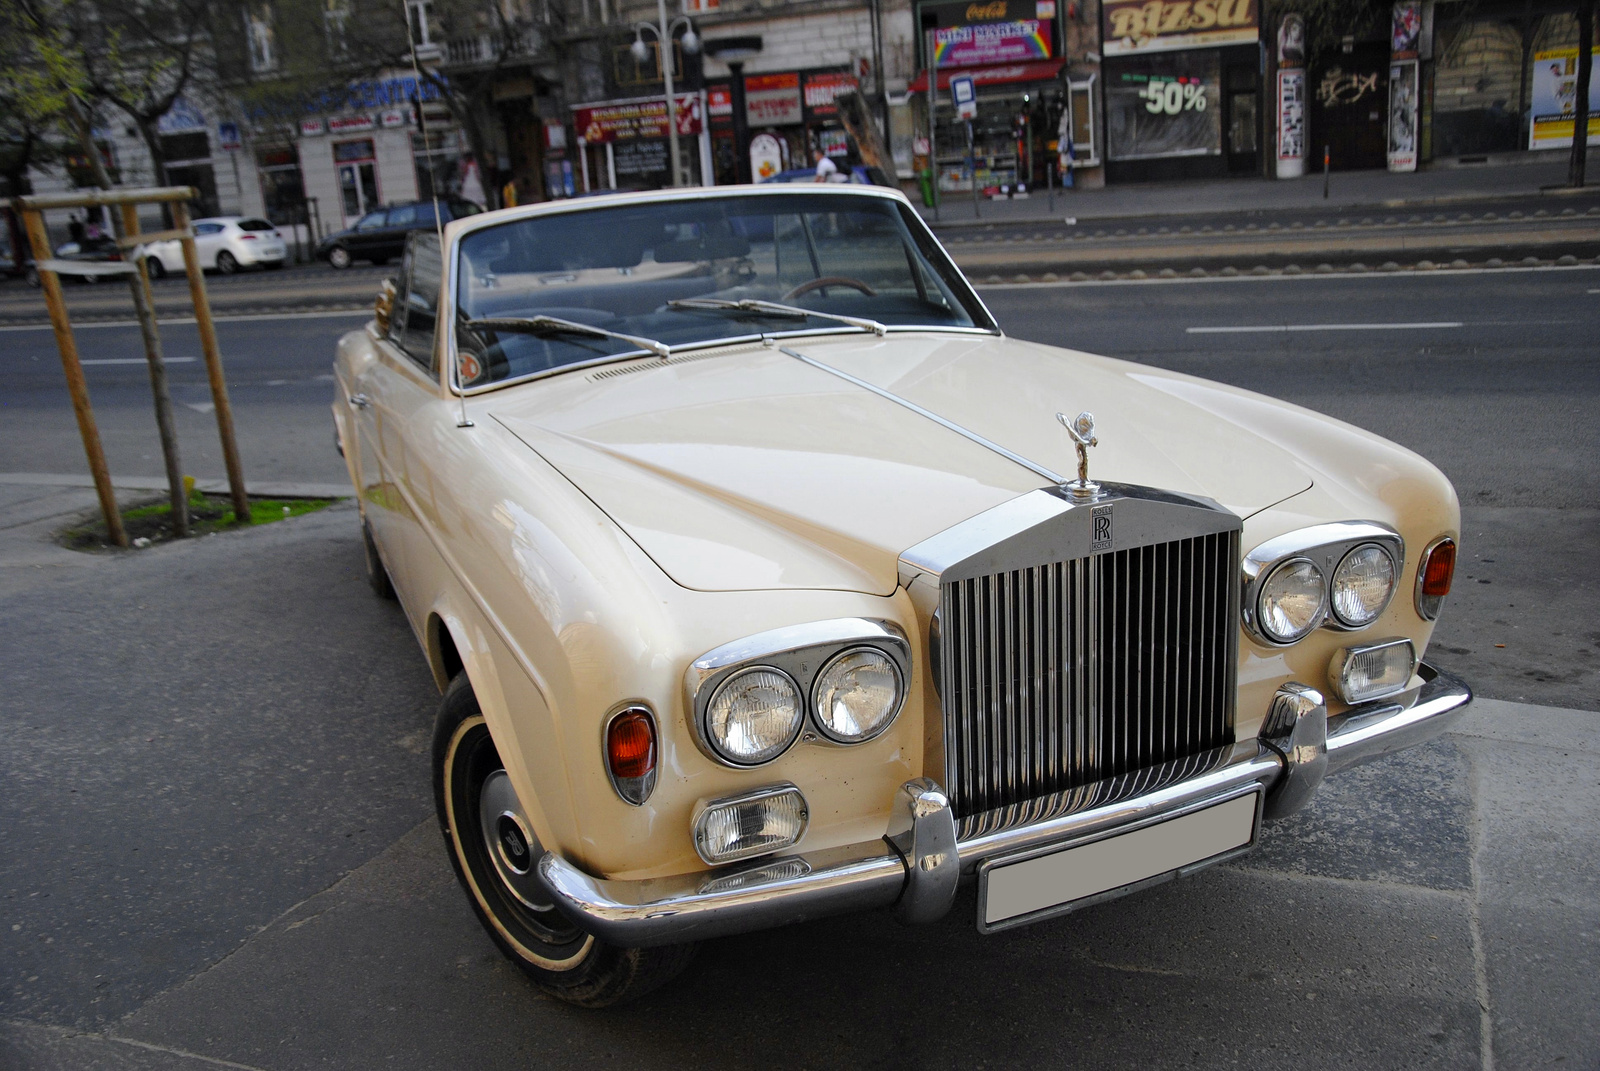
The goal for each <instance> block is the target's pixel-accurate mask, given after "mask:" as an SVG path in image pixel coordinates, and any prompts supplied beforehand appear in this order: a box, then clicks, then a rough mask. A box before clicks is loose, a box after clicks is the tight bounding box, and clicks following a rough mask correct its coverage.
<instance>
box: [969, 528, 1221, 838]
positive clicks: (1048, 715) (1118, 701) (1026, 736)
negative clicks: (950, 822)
mask: <svg viewBox="0 0 1600 1071" xmlns="http://www.w3.org/2000/svg"><path fill="white" fill-rule="evenodd" d="M1238 559H1239V537H1238V533H1237V531H1227V532H1219V533H1216V534H1213V535H1202V536H1195V537H1192V538H1187V539H1178V540H1173V541H1171V542H1167V543H1158V544H1154V545H1151V546H1144V547H1136V548H1133V549H1129V550H1121V551H1116V552H1114V553H1108V554H1100V555H1095V556H1091V557H1086V558H1078V559H1074V560H1072V561H1065V562H1056V563H1052V564H1048V565H1038V566H1033V567H1030V568H1025V569H1014V570H1010V571H1007V572H1000V573H992V574H989V575H985V576H977V577H973V578H970V579H964V580H958V581H955V582H952V583H945V584H943V585H942V586H941V596H940V610H939V616H940V623H939V633H940V639H939V661H940V665H939V677H940V691H941V696H942V699H943V705H944V720H945V727H944V744H945V778H946V786H947V789H948V791H949V793H950V797H951V800H952V802H953V803H954V805H955V810H956V814H957V815H958V816H961V817H964V818H966V817H971V816H976V815H979V814H982V813H983V812H987V811H993V810H996V809H999V808H1006V807H1013V806H1014V805H1016V804H1019V803H1024V802H1026V801H1029V800H1034V799H1037V798H1039V797H1043V796H1047V795H1050V794H1053V793H1059V792H1063V791H1069V790H1072V789H1076V788H1079V787H1081V786H1084V785H1088V784H1092V783H1094V782H1096V781H1100V780H1102V779H1104V778H1108V777H1116V776H1119V775H1123V774H1127V773H1130V772H1132V771H1137V770H1142V769H1145V768H1147V767H1151V766H1155V765H1157V764H1158V763H1164V762H1169V761H1171V760H1174V759H1178V758H1182V757H1185V756H1190V755H1195V754H1197V753H1199V752H1203V751H1207V750H1209V749H1212V748H1217V747H1221V746H1223V745H1225V744H1228V743H1231V742H1232V739H1233V703H1234V685H1235V680H1236V677H1237V668H1236V666H1235V651H1236V636H1237V624H1236V622H1237V620H1238V609H1237V606H1236V602H1235V591H1236V588H1237V577H1238V575H1239V565H1238Z"/></svg>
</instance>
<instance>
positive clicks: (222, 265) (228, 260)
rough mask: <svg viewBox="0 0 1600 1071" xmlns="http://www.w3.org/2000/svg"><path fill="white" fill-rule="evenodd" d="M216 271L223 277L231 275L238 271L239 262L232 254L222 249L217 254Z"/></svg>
mask: <svg viewBox="0 0 1600 1071" xmlns="http://www.w3.org/2000/svg"><path fill="white" fill-rule="evenodd" d="M217 270H218V271H219V272H221V273H222V274H223V275H232V274H233V273H234V272H236V271H238V270H239V262H238V260H236V259H235V258H234V255H233V254H232V253H230V252H228V251H227V250H226V249H224V250H223V251H222V252H220V253H218V254H217Z"/></svg>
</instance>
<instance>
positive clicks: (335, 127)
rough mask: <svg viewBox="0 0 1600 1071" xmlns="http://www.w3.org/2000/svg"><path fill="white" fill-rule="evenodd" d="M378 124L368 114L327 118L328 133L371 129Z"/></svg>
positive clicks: (345, 132)
mask: <svg viewBox="0 0 1600 1071" xmlns="http://www.w3.org/2000/svg"><path fill="white" fill-rule="evenodd" d="M377 125H378V124H376V123H374V122H373V121H372V116H370V115H340V116H335V117H333V118H331V119H329V120H328V133H330V134H353V133H356V132H358V131H363V130H372V129H373V128H374V127H376V126H377Z"/></svg>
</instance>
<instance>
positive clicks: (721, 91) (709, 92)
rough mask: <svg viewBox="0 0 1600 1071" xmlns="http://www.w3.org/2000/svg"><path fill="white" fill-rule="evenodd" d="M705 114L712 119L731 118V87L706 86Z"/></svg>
mask: <svg viewBox="0 0 1600 1071" xmlns="http://www.w3.org/2000/svg"><path fill="white" fill-rule="evenodd" d="M706 114H708V115H710V116H711V118H713V119H732V118H733V87H732V86H725V85H723V86H707V87H706Z"/></svg>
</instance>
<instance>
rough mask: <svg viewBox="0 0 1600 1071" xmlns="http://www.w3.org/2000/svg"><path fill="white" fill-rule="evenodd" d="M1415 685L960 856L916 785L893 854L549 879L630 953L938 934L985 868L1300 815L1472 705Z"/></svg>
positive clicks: (569, 868) (891, 844)
mask: <svg viewBox="0 0 1600 1071" xmlns="http://www.w3.org/2000/svg"><path fill="white" fill-rule="evenodd" d="M1418 675H1419V677H1420V678H1421V681H1422V683H1421V685H1420V686H1419V687H1417V688H1415V689H1413V690H1412V691H1410V692H1407V693H1405V694H1403V695H1401V696H1397V697H1395V698H1393V699H1388V700H1383V701H1379V702H1373V703H1368V704H1364V705H1362V706H1359V707H1352V708H1351V709H1349V710H1347V711H1345V712H1344V713H1342V714H1339V715H1336V716H1334V717H1332V718H1330V717H1328V716H1327V708H1326V707H1325V706H1323V705H1322V704H1321V697H1320V696H1318V695H1317V694H1316V693H1315V692H1312V691H1311V690H1309V689H1304V688H1298V686H1287V687H1286V689H1285V690H1283V691H1280V692H1279V701H1280V702H1282V703H1284V704H1285V710H1284V716H1283V719H1282V720H1281V722H1278V723H1276V726H1275V727H1277V728H1281V729H1282V730H1283V735H1282V736H1281V737H1278V738H1275V739H1273V740H1271V741H1257V740H1249V741H1245V742H1242V743H1239V744H1236V745H1234V746H1233V748H1232V750H1231V751H1230V752H1229V753H1228V754H1227V756H1226V758H1225V759H1224V760H1223V761H1222V762H1221V763H1220V764H1219V765H1217V766H1216V767H1215V768H1213V769H1211V770H1209V771H1207V772H1205V773H1201V774H1198V775H1195V776H1193V777H1188V778H1185V779H1183V780H1180V781H1176V782H1174V783H1171V784H1167V785H1164V786H1163V787H1160V788H1157V789H1154V790H1152V791H1148V792H1143V793H1140V794H1138V795H1134V796H1130V797H1127V798H1124V799H1118V800H1116V801H1115V802H1110V803H1106V804H1103V805H1099V806H1092V807H1087V808H1085V809H1082V810H1078V811H1074V812H1072V813H1068V814H1064V815H1061V816H1059V817H1055V818H1050V819H1048V820H1045V821H1041V822H1035V823H1032V824H1029V825H1021V826H1014V827H1011V828H1006V829H1000V830H996V831H994V832H990V833H984V834H981V835H978V836H974V837H970V838H968V839H967V840H963V841H959V842H958V841H957V840H956V835H955V821H954V818H953V815H952V812H951V810H950V805H949V801H948V800H946V799H945V796H944V793H943V791H941V790H940V789H939V786H938V785H936V784H934V783H933V782H932V781H928V780H926V779H921V778H919V779H917V780H914V781H910V782H907V783H906V785H905V786H904V787H903V788H902V790H901V792H900V794H899V796H898V798H897V801H896V806H895V812H894V815H893V817H892V819H891V821H890V826H889V831H888V833H887V835H886V836H885V837H884V838H883V839H882V840H876V841H869V842H867V843H864V844H855V845H849V846H846V847H840V848H829V849H825V850H822V851H816V852H804V853H800V854H796V855H787V856H781V857H778V858H773V859H764V860H761V861H760V862H759V863H757V864H754V865H750V866H746V867H742V868H737V869H734V868H728V869H723V870H715V871H711V872H709V873H700V874H682V875H677V876H674V877H669V878H652V879H647V880H641V881H617V880H611V879H606V878H596V877H591V876H590V875H588V874H586V873H584V872H583V871H582V870H579V869H578V868H577V867H575V866H573V865H572V864H571V863H569V862H567V861H566V860H564V859H562V858H561V857H560V856H558V855H556V854H555V853H554V852H546V853H545V855H544V857H543V858H542V859H541V860H540V861H539V876H540V877H541V878H542V879H543V881H544V884H545V886H546V887H547V888H548V889H549V891H550V894H551V896H552V898H553V899H554V902H555V904H556V906H557V907H558V908H559V909H560V910H561V911H562V912H564V913H565V914H566V915H567V916H569V917H570V918H571V919H572V920H573V921H574V922H575V923H577V924H578V925H579V926H582V927H583V928H584V929H585V930H588V931H589V932H590V933H593V934H595V935H596V936H597V937H599V938H600V939H602V940H604V941H608V942H610V943H612V944H615V945H621V946H626V947H639V946H647V945H663V944H676V943H680V942H684V941H698V940H703V939H706V938H710V937H720V936H723V935H726V934H731V933H743V932H747V931H750V930H761V929H767V928H769V927H773V926H782V925H786V924H788V923H791V922H800V921H803V920H805V919H811V918H819V917H821V916H825V915H833V914H839V913H842V912H847V911H861V910H866V909H869V908H877V907H888V906H891V905H893V906H894V907H895V909H896V911H897V913H898V914H899V915H900V917H901V918H902V919H904V920H905V921H908V922H930V921H933V920H935V919H937V918H940V917H941V916H943V915H944V914H945V912H946V911H948V910H949V908H950V905H951V903H952V902H953V901H954V899H955V893H956V885H957V882H958V879H959V876H960V874H962V873H971V872H973V871H975V870H976V869H977V866H978V863H979V862H980V861H981V860H983V859H986V858H991V857H994V856H998V855H1006V854H1010V853H1012V852H1017V851H1022V850H1026V849H1029V848H1036V847H1041V846H1045V845H1061V846H1066V845H1067V844H1069V843H1070V842H1073V841H1076V840H1080V839H1083V838H1086V837H1094V836H1096V835H1099V834H1103V833H1105V832H1106V831H1108V830H1115V829H1118V828H1119V827H1122V826H1131V825H1135V824H1138V823H1142V822H1144V821H1146V820H1148V819H1151V818H1156V817H1159V816H1161V815H1164V814H1167V813H1169V812H1178V811H1183V810H1186V809H1189V808H1192V807H1193V806H1195V805H1196V804H1203V803H1205V802H1206V801H1209V800H1213V799H1221V798H1223V797H1228V796H1232V795H1236V794H1238V793H1239V792H1240V791H1250V790H1252V786H1259V790H1260V791H1264V792H1265V793H1266V802H1265V813H1266V815H1267V816H1268V817H1278V816H1282V815H1284V814H1288V813H1291V812H1292V811H1294V810H1296V809H1298V808H1299V807H1300V806H1303V805H1304V804H1305V802H1306V801H1307V800H1309V799H1310V798H1311V796H1312V794H1313V793H1314V792H1315V791H1316V788H1317V786H1318V784H1319V783H1320V782H1321V780H1322V777H1323V776H1324V774H1327V773H1335V772H1337V771H1339V770H1342V769H1345V768H1347V767H1350V766H1355V765H1358V764H1360V763H1363V762H1367V761H1370V760H1372V759H1376V758H1379V757H1381V756H1383V755H1387V754H1389V753H1390V752H1393V751H1398V750H1400V749H1402V748H1406V747H1410V746H1412V745H1414V744H1420V743H1422V742H1423V741H1426V740H1429V739H1432V738H1433V737H1435V736H1437V735H1439V734H1440V733H1442V732H1444V731H1445V730H1446V729H1448V728H1449V727H1450V725H1451V724H1452V723H1453V722H1454V721H1455V720H1456V718H1457V717H1459V716H1460V715H1461V714H1462V713H1463V711H1464V710H1465V708H1466V706H1467V704H1468V703H1469V702H1470V701H1471V699H1472V692H1471V690H1470V689H1468V687H1467V686H1466V685H1465V684H1463V683H1462V682H1461V681H1459V680H1457V679H1455V678H1454V677H1451V676H1449V675H1447V674H1444V673H1441V672H1439V671H1437V670H1435V669H1433V668H1432V667H1430V666H1427V665H1423V666H1420V667H1419V669H1418ZM1296 689H1298V690H1296ZM1277 713H1278V704H1275V705H1274V714H1275V716H1276V715H1277Z"/></svg>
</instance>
